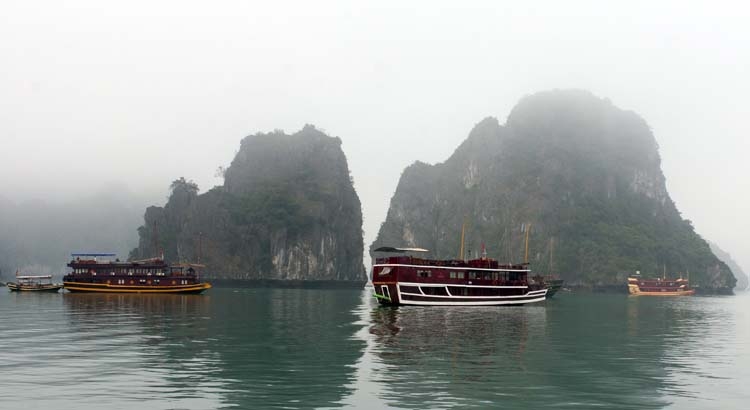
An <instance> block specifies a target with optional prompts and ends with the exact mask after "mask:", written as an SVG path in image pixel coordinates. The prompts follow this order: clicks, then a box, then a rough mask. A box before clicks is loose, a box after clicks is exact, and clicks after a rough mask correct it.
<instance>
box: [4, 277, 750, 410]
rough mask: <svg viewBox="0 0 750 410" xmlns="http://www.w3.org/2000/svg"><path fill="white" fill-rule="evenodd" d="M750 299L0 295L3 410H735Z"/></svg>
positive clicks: (745, 359) (746, 393) (745, 363)
mask: <svg viewBox="0 0 750 410" xmlns="http://www.w3.org/2000/svg"><path fill="white" fill-rule="evenodd" d="M749 311H750V295H748V294H747V293H740V294H739V295H737V296H734V297H693V298H647V297H641V298H629V297H627V296H624V295H591V294H571V293H564V294H561V295H558V297H557V298H556V299H554V300H551V301H547V302H545V303H543V304H540V305H537V306H526V307H504V308H503V307H500V308H442V307H434V308H433V307H429V308H424V307H422V308H399V309H392V308H381V307H378V306H377V305H376V304H375V303H374V302H373V301H372V300H371V299H370V297H369V291H367V290H365V291H359V290H299V289H221V288H219V289H216V288H215V289H212V290H210V291H209V292H208V293H207V294H205V295H197V296H196V295H190V296H177V295H105V294H102V295H79V294H70V293H60V294H46V295H45V294H24V293H21V294H19V293H10V292H6V291H4V290H3V291H0V318H1V319H2V321H1V322H0V330H1V331H0V408H8V409H33V408H44V409H77V410H81V409H101V408H122V409H127V408H136V407H137V408H139V409H182V408H185V409H215V408H338V407H356V408H372V409H378V408H384V407H392V408H414V409H423V408H446V407H461V408H472V407H475V408H487V407H496V408H497V407H500V408H523V407H526V408H542V407H551V408H570V409H579V408H586V407H597V408H598V407H603V408H622V409H629V408H632V409H653V408H664V407H671V408H675V409H689V408H696V409H704V408H722V409H727V408H735V409H740V408H742V409H744V408H746V406H747V403H748V402H750V386H748V381H750V317H749V316H750V315H749V314H748V312H749Z"/></svg>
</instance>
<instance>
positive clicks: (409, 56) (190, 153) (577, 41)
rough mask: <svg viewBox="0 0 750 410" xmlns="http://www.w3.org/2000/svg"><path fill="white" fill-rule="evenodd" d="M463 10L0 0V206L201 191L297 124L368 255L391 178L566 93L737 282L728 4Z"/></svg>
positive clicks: (743, 29)
mask: <svg viewBox="0 0 750 410" xmlns="http://www.w3.org/2000/svg"><path fill="white" fill-rule="evenodd" d="M467 3H468V2H437V1H422V2H412V3H408V4H407V2H402V1H382V0H381V1H372V2H367V3H359V2H351V1H330V2H329V1H321V2H283V1H275V2H246V1H238V2H206V1H154V0H149V1H134V0H131V1H127V2H104V1H101V0H92V1H66V2H60V1H30V0H23V1H12V0H10V1H9V0H5V1H3V2H2V3H0V197H4V198H5V200H9V201H13V202H16V203H19V202H23V201H27V200H31V199H44V200H47V201H70V200H72V199H73V198H76V197H79V196H81V195H85V193H86V192H90V191H91V190H96V189H99V188H100V187H102V186H107V185H112V184H125V185H126V186H127V188H128V189H129V190H131V191H134V192H140V193H150V194H151V195H153V197H155V198H160V199H163V198H165V196H166V193H167V188H168V186H169V184H170V182H171V181H172V180H174V179H176V178H177V177H179V176H185V177H186V178H188V179H193V180H194V181H196V182H197V183H198V184H199V186H200V188H201V189H202V190H206V189H209V188H210V187H212V186H214V185H218V184H220V183H221V179H220V178H218V177H217V176H216V170H217V168H218V167H219V166H227V165H228V164H229V162H230V161H231V159H232V157H233V156H234V154H235V152H236V151H237V149H238V148H239V141H240V139H241V138H242V137H244V136H246V135H248V134H252V133H256V132H259V131H264V132H265V131H270V130H273V129H283V130H285V131H287V132H294V131H297V130H299V129H300V128H301V127H302V126H303V125H304V124H306V123H311V124H314V125H316V126H317V127H319V128H321V129H323V130H325V131H326V132H327V133H328V134H330V135H333V136H338V137H340V138H341V139H342V141H343V150H344V152H345V154H346V155H347V158H348V161H349V167H350V169H351V173H352V176H353V179H354V182H355V188H356V190H357V192H358V194H359V196H360V199H361V201H362V207H363V213H364V232H365V245H366V246H368V245H369V244H370V243H371V242H372V241H373V239H374V238H375V235H376V234H377V230H378V228H379V226H380V223H381V222H382V221H383V220H384V219H385V215H386V212H387V209H388V204H389V200H390V197H391V195H392V193H393V191H394V190H395V188H396V184H397V182H398V178H399V176H400V174H401V171H402V170H403V169H404V167H406V166H407V165H409V164H410V163H412V162H414V161H415V160H421V161H425V162H429V163H436V162H441V161H444V160H445V159H447V158H448V156H449V155H450V154H451V153H452V152H453V150H454V149H455V148H456V147H457V146H458V145H459V144H460V143H461V141H463V139H464V138H466V136H467V134H468V132H469V131H470V129H471V128H472V126H473V125H474V124H475V123H477V122H479V121H480V120H481V119H482V118H484V117H487V116H495V117H498V118H499V119H500V122H501V123H502V122H504V121H505V118H506V116H507V115H508V113H509V112H510V110H511V108H512V107H513V105H514V104H515V103H516V102H517V101H518V100H519V98H521V97H523V96H524V95H527V94H530V93H534V92H537V91H542V90H547V89H552V88H583V89H587V90H590V91H592V92H593V93H594V94H596V95H598V96H600V97H606V98H608V99H610V100H611V101H612V102H613V103H614V104H615V105H617V106H619V107H621V108H624V109H629V110H633V111H635V112H637V113H638V114H640V115H641V116H642V117H643V118H645V119H646V121H647V122H648V123H649V124H650V126H651V127H652V129H653V132H654V134H655V136H656V138H657V141H658V142H659V145H660V153H661V156H662V160H663V163H662V167H663V170H664V173H665V175H666V178H667V187H668V189H669V193H670V194H671V196H672V199H673V200H674V201H675V202H676V204H677V207H678V209H679V210H680V211H682V214H683V216H684V217H685V218H688V219H690V220H692V221H693V223H694V226H695V227H696V230H697V231H698V233H700V234H701V235H702V236H703V237H705V238H707V239H710V240H711V241H713V242H715V243H717V244H718V245H719V246H721V247H722V248H723V249H724V250H726V251H728V252H729V253H731V254H732V255H733V257H734V258H735V259H736V260H737V261H738V262H739V263H740V264H741V265H742V266H743V267H744V268H745V270H746V271H747V270H748V267H750V250H748V248H747V246H746V240H745V239H744V234H745V232H748V231H750V220H749V219H748V217H747V208H748V207H747V203H748V202H750V201H749V200H750V182H749V181H750V180H749V179H748V175H749V172H748V171H750V165H748V162H749V161H748V160H747V158H746V157H747V153H748V152H750V143H749V142H748V139H747V138H746V135H748V133H749V131H750V125H748V120H747V119H748V118H750V116H749V115H748V114H750V112H748V111H749V110H750V109H749V108H748V107H750V105H748V104H747V98H748V96H749V95H750V80H748V77H747V75H748V72H750V47H748V46H747V39H748V38H750V26H748V24H747V21H750V15H749V14H750V12H748V7H747V6H746V5H745V4H743V3H741V2H736V3H724V2H700V3H690V2H686V1H673V2H666V1H665V2H653V1H623V2H618V3H614V2H600V1H568V2H557V1H549V2H533V1H523V2H521V1H516V2H498V1H488V2H472V3H471V4H467ZM135 229H136V226H134V227H133V230H135Z"/></svg>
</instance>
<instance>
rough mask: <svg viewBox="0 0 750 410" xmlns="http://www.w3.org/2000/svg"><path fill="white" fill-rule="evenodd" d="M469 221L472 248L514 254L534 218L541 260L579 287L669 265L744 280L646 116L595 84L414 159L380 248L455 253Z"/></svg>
mask: <svg viewBox="0 0 750 410" xmlns="http://www.w3.org/2000/svg"><path fill="white" fill-rule="evenodd" d="M464 222H466V224H467V225H466V226H467V240H466V244H467V246H466V248H467V249H470V250H474V252H475V254H476V251H477V250H478V249H480V248H481V245H482V244H483V243H484V244H486V246H487V249H488V252H489V254H490V256H494V257H496V258H498V259H500V260H501V261H513V262H519V261H522V260H523V258H524V247H523V236H524V233H523V232H522V227H524V226H527V225H528V224H531V225H532V229H531V231H530V246H529V248H530V255H529V259H530V262H531V263H532V269H534V270H535V271H537V272H540V273H555V274H558V275H560V276H561V277H562V278H564V279H566V281H567V282H568V283H572V284H574V285H582V286H613V285H622V284H624V283H625V278H626V277H627V275H629V274H632V273H634V272H635V271H640V272H641V273H642V274H644V275H658V276H661V274H662V272H663V271H664V270H666V271H667V273H668V275H677V274H679V273H683V275H687V273H688V272H689V273H690V279H691V281H692V282H693V284H695V285H697V286H699V287H701V288H704V289H707V290H714V291H727V290H729V289H731V288H732V287H734V283H735V279H734V277H733V276H732V273H731V271H730V269H729V268H728V267H727V265H726V264H724V263H723V262H721V261H720V260H719V259H717V258H716V256H714V254H713V253H712V252H711V250H710V249H709V246H708V244H707V243H706V241H705V240H703V239H702V238H701V237H700V236H699V235H698V234H696V232H695V230H694V229H693V227H692V225H691V223H690V221H688V220H684V219H682V217H681V216H680V213H679V212H678V210H677V208H676V206H675V204H674V202H673V201H672V200H671V198H670V197H669V194H668V193H667V190H666V184H665V179H664V175H663V174H662V171H661V159H660V157H659V153H658V145H657V143H656V140H655V138H654V136H653V134H652V133H651V130H650V128H649V127H648V125H647V124H646V122H645V121H644V120H643V119H642V118H640V117H639V116H638V115H636V114H635V113H633V112H629V111H623V110H621V109H619V108H617V107H615V106H614V105H612V104H611V103H610V102H609V101H607V100H603V99H600V98H597V97H595V96H593V95H592V94H591V93H589V92H586V91H578V90H563V91H559V90H556V91H549V92H543V93H538V94H535V95H532V96H528V97H526V98H524V99H522V100H521V101H520V102H519V103H518V105H517V106H516V107H515V108H514V109H513V110H512V112H511V114H510V116H509V117H508V120H507V123H506V125H504V126H501V125H500V124H499V123H498V121H497V120H496V119H494V118H487V119H485V120H483V121H481V122H480V123H479V124H477V125H476V126H475V127H474V129H473V130H472V131H471V133H470V134H469V137H468V138H467V139H466V140H465V141H464V142H463V143H462V144H461V145H460V146H459V147H458V148H457V149H456V151H455V152H454V154H453V155H452V156H451V157H450V158H449V159H448V160H447V161H445V162H443V163H440V164H436V165H427V164H424V163H420V162H417V163H415V164H413V165H411V166H409V167H408V168H406V170H404V172H403V174H402V176H401V179H400V181H399V185H398V188H397V189H396V192H395V194H394V196H393V198H392V199H391V204H390V208H389V211H388V216H387V218H386V221H385V222H384V223H383V225H382V226H381V229H380V232H379V234H378V237H377V239H376V241H375V243H374V244H373V245H372V248H371V249H374V248H375V247H378V246H383V245H392V246H397V245H410V246H423V247H427V248H429V249H431V250H432V256H434V257H439V258H455V257H458V256H459V255H458V250H459V241H460V232H461V226H462V224H463V223H464Z"/></svg>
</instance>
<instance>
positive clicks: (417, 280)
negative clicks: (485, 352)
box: [371, 247, 547, 306]
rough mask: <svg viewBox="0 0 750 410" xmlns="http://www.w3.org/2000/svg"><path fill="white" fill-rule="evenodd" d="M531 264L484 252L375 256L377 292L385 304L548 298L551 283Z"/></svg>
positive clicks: (397, 250) (400, 250) (392, 250)
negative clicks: (446, 256) (473, 255)
mask: <svg viewBox="0 0 750 410" xmlns="http://www.w3.org/2000/svg"><path fill="white" fill-rule="evenodd" d="M374 252H379V253H391V254H393V253H397V254H405V253H425V252H428V251H427V250H426V249H421V248H393V247H381V248H378V249H375V250H374ZM528 275H529V266H528V264H525V263H524V264H506V265H501V264H499V263H498V261H497V260H494V259H490V258H487V257H484V256H483V257H482V258H480V259H472V260H467V261H464V260H438V259H426V258H418V257H414V256H410V255H398V256H387V257H383V258H376V259H375V263H374V264H373V269H372V278H371V280H372V284H373V287H374V291H375V292H374V296H375V298H377V300H378V302H380V303H381V304H386V305H438V306H439V305H444V306H492V305H523V304H527V303H534V302H541V301H544V299H545V295H546V294H547V288H546V287H545V286H544V284H543V283H537V282H535V281H533V280H532V281H530V280H529V279H528Z"/></svg>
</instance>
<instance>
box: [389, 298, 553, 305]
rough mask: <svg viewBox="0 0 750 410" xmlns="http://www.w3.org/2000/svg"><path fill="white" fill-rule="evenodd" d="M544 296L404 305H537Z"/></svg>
mask: <svg viewBox="0 0 750 410" xmlns="http://www.w3.org/2000/svg"><path fill="white" fill-rule="evenodd" d="M544 299H545V298H544V296H542V297H540V298H536V299H524V300H497V301H494V300H492V301H477V302H442V301H437V300H436V301H422V300H403V299H401V301H400V304H402V305H432V306H492V305H520V304H526V303H535V302H542V301H544Z"/></svg>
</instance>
